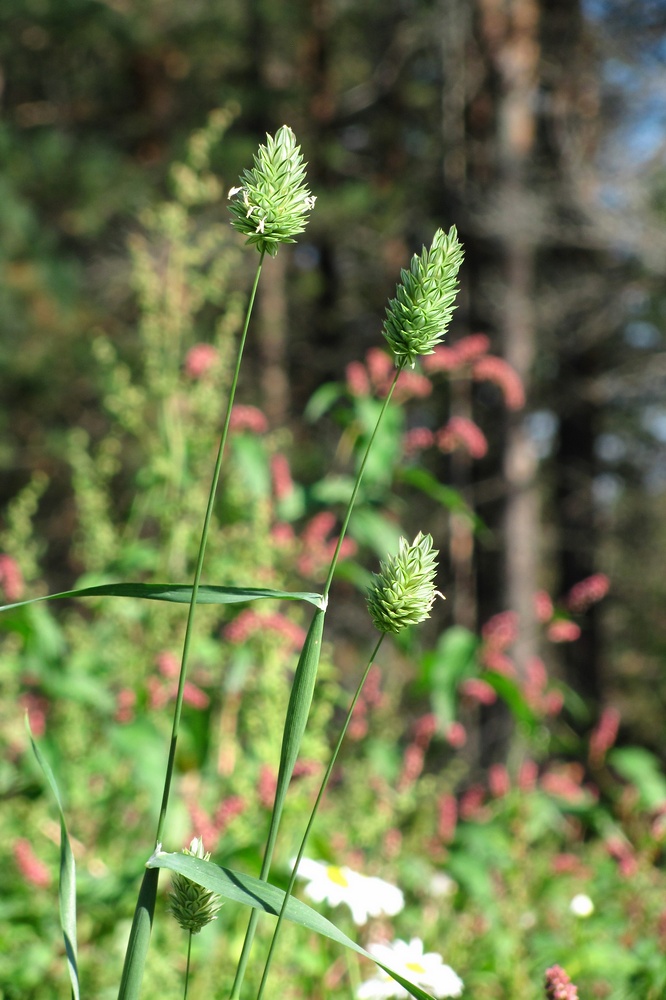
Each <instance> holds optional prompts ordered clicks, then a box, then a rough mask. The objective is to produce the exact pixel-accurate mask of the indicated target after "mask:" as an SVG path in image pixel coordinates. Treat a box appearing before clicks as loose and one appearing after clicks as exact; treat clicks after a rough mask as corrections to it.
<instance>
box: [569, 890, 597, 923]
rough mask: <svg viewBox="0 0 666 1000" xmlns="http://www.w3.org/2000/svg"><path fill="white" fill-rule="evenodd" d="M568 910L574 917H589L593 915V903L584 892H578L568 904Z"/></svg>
mask: <svg viewBox="0 0 666 1000" xmlns="http://www.w3.org/2000/svg"><path fill="white" fill-rule="evenodd" d="M569 909H570V910H571V912H572V913H573V915H574V916H575V917H590V916H591V915H592V914H593V913H594V903H593V902H592V900H591V899H590V897H589V896H586V895H585V893H584V892H579V893H578V895H576V896H574V898H573V899H572V900H571V902H570V903H569Z"/></svg>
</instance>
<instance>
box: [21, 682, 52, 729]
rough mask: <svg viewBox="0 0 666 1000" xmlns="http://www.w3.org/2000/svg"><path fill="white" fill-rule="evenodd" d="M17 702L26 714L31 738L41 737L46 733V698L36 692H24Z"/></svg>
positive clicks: (47, 706) (47, 702)
mask: <svg viewBox="0 0 666 1000" xmlns="http://www.w3.org/2000/svg"><path fill="white" fill-rule="evenodd" d="M19 702H20V705H21V708H22V709H23V711H24V712H27V715H28V722H29V723H30V729H31V730H32V734H33V736H37V737H40V736H43V735H44V733H45V732H46V717H47V714H48V710H49V700H48V698H47V697H46V696H45V695H43V694H39V692H37V691H25V692H24V693H23V694H22V695H21V697H20V699H19Z"/></svg>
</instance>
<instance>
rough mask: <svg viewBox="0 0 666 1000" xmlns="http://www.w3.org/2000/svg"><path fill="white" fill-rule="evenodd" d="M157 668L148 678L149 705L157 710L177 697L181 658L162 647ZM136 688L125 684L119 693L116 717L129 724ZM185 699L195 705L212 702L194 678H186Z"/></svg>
mask: <svg viewBox="0 0 666 1000" xmlns="http://www.w3.org/2000/svg"><path fill="white" fill-rule="evenodd" d="M155 666H156V667H157V672H156V673H155V674H152V675H151V676H150V677H149V678H148V680H147V681H146V690H147V695H148V707H149V708H151V709H153V710H154V711H157V710H159V709H160V708H164V706H165V705H168V703H169V702H170V701H175V699H176V695H177V693H178V681H177V678H178V674H179V673H180V661H179V659H178V658H177V656H176V655H175V654H174V653H172V652H171V651H170V650H162V651H161V652H160V653H158V654H157V656H156V657H155ZM136 700H137V698H136V692H135V691H134V690H132V689H131V688H128V687H124V688H121V689H120V691H119V692H118V694H117V695H116V710H115V716H114V717H115V719H116V721H117V722H120V723H123V724H126V723H128V722H131V721H132V719H133V718H134V709H135V705H136ZM183 701H184V702H185V704H186V705H191V706H192V708H197V709H204V708H207V707H208V705H209V703H210V698H209V697H208V695H207V694H206V692H205V691H203V690H202V689H201V688H200V687H199V686H198V685H197V684H195V683H194V682H193V681H185V686H184V688H183Z"/></svg>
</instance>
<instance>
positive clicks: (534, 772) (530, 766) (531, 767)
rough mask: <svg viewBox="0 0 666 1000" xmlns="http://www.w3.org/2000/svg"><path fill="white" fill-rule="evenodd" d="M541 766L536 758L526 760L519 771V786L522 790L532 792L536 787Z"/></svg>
mask: <svg viewBox="0 0 666 1000" xmlns="http://www.w3.org/2000/svg"><path fill="white" fill-rule="evenodd" d="M538 777H539V766H538V764H537V763H536V761H534V760H529V759H528V760H525V761H523V763H522V764H521V765H520V771H519V772H518V787H519V788H520V790H521V792H531V791H533V790H534V789H535V788H536V783H537V778H538Z"/></svg>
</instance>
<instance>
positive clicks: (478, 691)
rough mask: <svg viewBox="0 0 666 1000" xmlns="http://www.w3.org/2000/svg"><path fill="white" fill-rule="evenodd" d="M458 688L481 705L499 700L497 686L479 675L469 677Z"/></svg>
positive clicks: (465, 696)
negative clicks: (493, 685)
mask: <svg viewBox="0 0 666 1000" xmlns="http://www.w3.org/2000/svg"><path fill="white" fill-rule="evenodd" d="M458 690H459V691H460V694H461V695H462V696H463V697H464V698H469V699H470V701H476V702H478V703H479V705H494V704H495V702H496V701H497V691H495V688H494V687H492V686H491V685H490V684H489V683H488V682H487V681H483V680H481V678H479V677H468V678H467V680H465V681H463V682H462V684H461V685H460V687H459V689H458Z"/></svg>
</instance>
